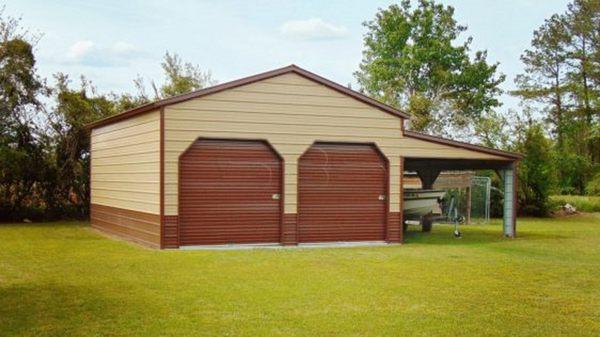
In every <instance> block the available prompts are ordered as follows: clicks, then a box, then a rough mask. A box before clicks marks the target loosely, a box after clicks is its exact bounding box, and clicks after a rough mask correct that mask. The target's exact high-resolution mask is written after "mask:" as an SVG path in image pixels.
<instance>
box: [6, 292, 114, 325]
mask: <svg viewBox="0 0 600 337" xmlns="http://www.w3.org/2000/svg"><path fill="white" fill-rule="evenodd" d="M118 307H119V303H116V301H115V300H114V299H110V298H107V297H106V296H102V295H101V294H100V293H99V292H98V291H97V290H95V289H94V288H92V287H75V286H62V285H60V286H59V285H52V284H40V285H38V286H23V285H11V286H7V287H0V331H2V336H25V335H31V336H40V335H46V336H66V335H79V334H82V333H83V334H85V330H88V331H89V329H91V330H92V331H93V330H94V329H95V327H98V326H102V324H103V323H102V322H105V323H107V322H108V321H110V320H111V319H114V318H115V317H117V316H118V313H117V311H116V310H117V309H118ZM82 329H83V330H82Z"/></svg>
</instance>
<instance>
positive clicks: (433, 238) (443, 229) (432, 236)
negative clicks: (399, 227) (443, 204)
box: [404, 224, 565, 245]
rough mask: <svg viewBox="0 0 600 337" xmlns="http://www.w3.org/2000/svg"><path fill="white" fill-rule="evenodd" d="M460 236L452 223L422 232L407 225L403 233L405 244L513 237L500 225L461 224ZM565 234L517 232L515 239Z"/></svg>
mask: <svg viewBox="0 0 600 337" xmlns="http://www.w3.org/2000/svg"><path fill="white" fill-rule="evenodd" d="M460 231H461V233H462V237H461V238H455V237H454V226H453V225H445V224H444V225H434V226H433V229H432V231H431V232H430V233H423V232H422V231H421V230H420V227H412V226H411V227H409V229H408V231H407V232H405V233H404V242H405V243H406V244H411V243H419V244H432V245H481V244H486V243H490V244H491V243H498V242H506V241H511V240H514V239H511V238H505V237H504V236H503V234H502V227H501V226H493V225H490V226H461V227H460ZM563 238H565V236H562V235H557V234H549V233H536V232H528V231H527V232H519V231H517V240H520V241H522V240H552V239H563Z"/></svg>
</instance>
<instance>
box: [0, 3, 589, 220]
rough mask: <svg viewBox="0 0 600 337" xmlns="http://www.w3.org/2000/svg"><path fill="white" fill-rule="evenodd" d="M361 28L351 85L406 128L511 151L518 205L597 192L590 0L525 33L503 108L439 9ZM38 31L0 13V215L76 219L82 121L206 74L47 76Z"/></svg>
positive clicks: (542, 209) (84, 164) (167, 59)
mask: <svg viewBox="0 0 600 337" xmlns="http://www.w3.org/2000/svg"><path fill="white" fill-rule="evenodd" d="M364 26H365V28H366V34H365V36H364V48H363V60H362V62H361V63H360V65H359V68H358V70H357V71H356V72H355V77H356V80H357V82H358V84H359V86H360V90H361V91H363V92H364V93H366V94H368V95H370V96H372V97H374V98H376V99H379V100H381V101H383V102H386V103H388V104H390V105H393V106H396V107H398V108H399V109H402V110H404V111H406V112H408V113H410V114H411V115H412V116H413V117H412V118H411V120H410V126H409V127H410V128H411V129H413V130H418V131H422V132H427V133H433V134H441V135H444V136H447V137H450V138H454V139H459V140H467V141H471V142H476V143H480V144H482V145H486V146H491V147H496V148H500V149H505V150H510V151H517V152H520V153H523V154H524V155H525V158H524V159H523V160H522V162H521V164H520V170H519V192H520V193H519V203H520V205H521V207H520V212H521V213H526V214H533V215H545V214H547V212H548V211H549V206H548V196H549V195H550V194H552V193H562V194H584V193H587V194H594V195H600V170H599V169H598V168H599V164H600V124H599V122H600V107H599V104H600V2H598V1H597V0H573V2H572V3H570V4H569V5H568V6H567V8H566V9H565V12H564V13H558V14H555V15H553V16H552V17H550V18H548V19H547V20H545V22H544V23H543V24H542V25H541V26H540V27H539V28H538V29H537V30H535V31H534V32H533V38H532V40H531V46H530V47H529V48H528V49H527V50H525V51H524V52H523V53H522V55H521V60H522V62H523V65H524V73H523V74H520V75H519V76H517V78H516V79H515V85H516V88H517V89H516V90H514V91H511V92H509V94H511V95H514V96H516V97H519V98H520V100H521V108H520V109H519V111H512V110H511V111H509V112H507V113H501V112H500V111H499V108H500V107H501V105H502V104H501V101H500V95H501V94H503V90H502V89H501V85H502V84H503V83H504V82H505V81H506V76H505V75H504V74H502V73H501V72H500V70H499V64H498V63H491V62H489V61H488V56H487V52H486V51H485V50H473V49H472V46H471V44H472V41H473V39H472V37H468V36H464V35H465V33H466V31H467V27H466V26H464V25H461V24H460V23H459V22H457V21H456V19H455V18H454V9H453V8H452V7H451V6H444V5H442V4H440V3H437V2H436V1H434V0H418V1H416V2H414V1H413V2H411V1H408V0H403V1H401V2H400V3H399V4H397V5H391V6H389V7H387V8H383V9H380V10H379V11H378V13H377V14H376V16H375V18H373V19H372V20H370V21H367V22H365V23H364ZM39 38H40V37H39V36H36V35H35V34H31V33H30V32H28V31H27V30H25V29H23V28H22V27H21V25H20V21H19V19H16V18H13V17H10V16H8V15H6V14H5V9H4V8H0V221H8V220H23V219H25V218H27V219H30V220H42V219H44V220H50V219H58V218H86V217H87V215H88V211H89V208H88V207H89V195H90V191H89V180H90V177H89V165H90V162H89V134H88V132H87V131H86V130H85V129H84V125H86V124H88V123H90V122H93V121H95V120H98V119H101V118H105V117H107V116H110V115H113V114H115V113H119V112H122V111H125V110H127V109H131V108H133V107H136V106H139V105H141V104H144V103H148V102H150V101H152V100H157V99H162V98H166V97H171V96H174V95H178V94H181V93H185V92H189V91H192V90H196V89H200V88H203V87H205V86H208V85H212V84H214V83H215V81H214V80H213V79H212V76H211V74H210V72H207V71H203V70H202V69H201V68H200V67H199V66H197V65H194V64H192V63H188V62H184V61H183V60H182V59H181V58H180V57H179V56H178V55H177V54H171V53H168V52H167V53H166V54H165V56H164V59H163V62H162V63H161V67H162V69H163V71H164V75H165V80H164V82H163V83H160V84H159V83H156V82H155V81H149V82H147V81H146V80H145V79H144V78H142V77H140V76H138V78H136V79H134V80H133V83H134V85H135V88H136V92H135V93H114V92H110V93H100V92H98V90H97V89H96V88H95V87H94V85H93V84H92V83H91V82H90V81H89V80H87V79H86V78H85V77H81V78H80V79H78V81H75V82H74V81H73V80H72V79H71V78H69V77H68V76H67V75H65V74H62V73H57V74H55V75H54V76H53V78H52V79H50V80H48V79H45V78H41V77H40V76H39V75H38V73H37V69H36V58H35V53H34V50H35V46H36V44H37V42H38V41H39ZM515 57H518V56H515ZM49 82H51V84H49ZM488 174H490V175H492V174H491V173H488ZM494 179H495V180H494V182H495V183H496V184H499V181H498V178H497V177H495V178H494ZM497 201H498V200H497Z"/></svg>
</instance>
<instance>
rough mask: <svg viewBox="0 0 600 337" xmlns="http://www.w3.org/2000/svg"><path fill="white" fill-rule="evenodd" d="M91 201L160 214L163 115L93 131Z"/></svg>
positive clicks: (123, 121)
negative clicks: (161, 124)
mask: <svg viewBox="0 0 600 337" xmlns="http://www.w3.org/2000/svg"><path fill="white" fill-rule="evenodd" d="M91 153H92V169H91V186H92V190H91V200H92V201H91V202H92V204H95V205H104V206H110V207H115V208H121V209H127V210H132V211H138V212H144V213H151V214H160V114H159V111H154V112H149V113H147V114H143V115H139V116H136V117H133V118H130V119H126V120H122V121H120V122H117V123H114V124H109V125H106V126H102V127H99V128H96V129H93V130H92V136H91Z"/></svg>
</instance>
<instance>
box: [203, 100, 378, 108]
mask: <svg viewBox="0 0 600 337" xmlns="http://www.w3.org/2000/svg"><path fill="white" fill-rule="evenodd" d="M202 100H205V101H208V102H223V103H250V104H267V105H281V106H303V107H314V108H344V109H359V110H364V109H365V108H367V107H366V106H364V107H363V106H347V105H330V104H325V105H324V104H306V103H302V104H299V103H292V102H285V103H282V102H267V101H259V100H243V99H235V100H234V99H218V98H214V97H213V98H208V97H206V98H202ZM357 103H358V102H357Z"/></svg>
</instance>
